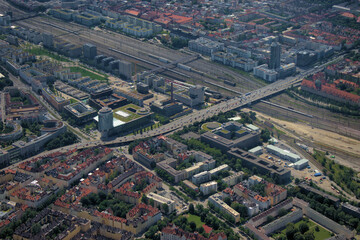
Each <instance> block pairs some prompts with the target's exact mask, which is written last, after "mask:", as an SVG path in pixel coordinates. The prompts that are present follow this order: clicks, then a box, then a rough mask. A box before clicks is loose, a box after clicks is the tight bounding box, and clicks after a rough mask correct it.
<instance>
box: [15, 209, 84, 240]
mask: <svg viewBox="0 0 360 240" xmlns="http://www.w3.org/2000/svg"><path fill="white" fill-rule="evenodd" d="M35 225H38V226H39V227H40V230H39V231H34V230H33V226H35ZM42 226H46V228H44V229H42V228H41V227H42ZM59 226H62V228H59ZM90 227H91V222H90V220H87V219H84V218H79V217H74V216H73V215H68V214H64V213H62V212H59V211H54V210H52V209H49V208H45V209H43V210H42V211H41V212H40V213H38V214H37V215H36V216H35V217H34V218H32V219H29V220H28V221H27V222H26V223H23V224H22V225H21V226H19V227H18V228H16V230H15V232H14V239H16V240H20V239H22V240H30V239H46V236H47V235H48V233H49V232H53V234H54V235H55V237H58V238H60V237H61V238H62V239H72V238H73V237H74V236H75V235H76V234H78V233H79V232H80V231H81V232H86V231H87V230H89V229H90ZM56 229H57V231H56ZM60 229H61V230H60ZM55 232H56V233H57V234H55Z"/></svg>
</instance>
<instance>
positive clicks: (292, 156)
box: [266, 144, 301, 163]
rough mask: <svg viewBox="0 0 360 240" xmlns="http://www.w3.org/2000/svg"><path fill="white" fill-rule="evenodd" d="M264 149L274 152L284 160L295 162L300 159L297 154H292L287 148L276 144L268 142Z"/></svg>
mask: <svg viewBox="0 0 360 240" xmlns="http://www.w3.org/2000/svg"><path fill="white" fill-rule="evenodd" d="M266 151H267V152H268V153H271V154H274V155H275V156H278V157H280V158H282V159H284V160H287V161H290V162H292V163H295V162H297V161H299V160H300V159H301V157H300V156H299V155H297V154H294V153H292V152H290V151H288V150H284V149H281V148H279V147H277V146H274V145H271V144H268V145H267V146H266Z"/></svg>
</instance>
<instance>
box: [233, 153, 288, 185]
mask: <svg viewBox="0 0 360 240" xmlns="http://www.w3.org/2000/svg"><path fill="white" fill-rule="evenodd" d="M227 154H228V155H229V156H230V157H234V158H238V159H240V160H241V163H242V164H243V166H244V167H247V168H249V169H253V168H254V167H255V168H256V169H257V170H258V171H259V173H261V174H265V175H266V174H270V176H271V177H273V178H274V179H275V181H276V182H277V183H287V182H290V177H291V171H290V170H289V169H285V168H283V167H282V166H280V165H277V164H275V163H272V162H270V161H267V160H265V159H261V158H259V157H257V156H255V155H253V154H251V153H249V152H246V151H244V150H241V149H239V148H233V149H231V150H230V151H228V152H227Z"/></svg>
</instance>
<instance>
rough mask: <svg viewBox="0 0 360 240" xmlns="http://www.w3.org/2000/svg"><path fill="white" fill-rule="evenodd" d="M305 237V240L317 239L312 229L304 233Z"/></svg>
mask: <svg viewBox="0 0 360 240" xmlns="http://www.w3.org/2000/svg"><path fill="white" fill-rule="evenodd" d="M304 239H305V240H315V236H314V233H313V232H312V231H307V232H306V233H305V234H304Z"/></svg>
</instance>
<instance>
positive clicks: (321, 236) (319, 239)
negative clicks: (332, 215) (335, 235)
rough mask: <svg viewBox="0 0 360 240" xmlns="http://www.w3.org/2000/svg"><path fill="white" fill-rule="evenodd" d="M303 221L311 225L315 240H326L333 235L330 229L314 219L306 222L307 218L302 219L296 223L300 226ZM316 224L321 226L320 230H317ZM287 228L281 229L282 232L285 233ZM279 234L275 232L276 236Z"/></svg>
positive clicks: (310, 229) (310, 228) (296, 225)
mask: <svg viewBox="0 0 360 240" xmlns="http://www.w3.org/2000/svg"><path fill="white" fill-rule="evenodd" d="M301 223H306V224H307V225H308V226H309V231H312V232H314V236H315V240H325V239H328V238H329V237H331V232H329V231H328V230H326V229H325V228H323V227H322V226H320V225H318V224H316V223H314V222H312V221H309V222H306V221H305V220H301V221H299V222H297V223H295V227H296V228H298V227H299V225H300V224H301ZM316 226H318V227H319V231H318V232H317V231H315V227H316ZM285 230H286V229H283V230H282V231H281V233H283V234H285ZM277 235H278V234H275V235H274V236H273V237H274V238H275V236H277Z"/></svg>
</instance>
